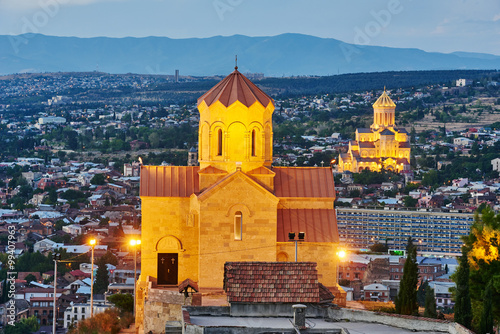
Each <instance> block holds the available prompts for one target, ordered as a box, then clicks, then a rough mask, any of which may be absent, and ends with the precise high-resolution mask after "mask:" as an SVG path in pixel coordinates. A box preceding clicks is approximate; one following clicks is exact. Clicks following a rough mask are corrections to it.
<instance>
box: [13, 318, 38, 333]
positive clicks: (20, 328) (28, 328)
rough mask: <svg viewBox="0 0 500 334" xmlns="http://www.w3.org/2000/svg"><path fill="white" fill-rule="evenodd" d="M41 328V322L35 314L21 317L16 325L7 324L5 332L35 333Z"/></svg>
mask: <svg viewBox="0 0 500 334" xmlns="http://www.w3.org/2000/svg"><path fill="white" fill-rule="evenodd" d="M39 329H40V324H39V323H38V319H37V318H36V317H35V316H31V317H29V318H25V319H21V320H20V321H19V322H17V323H16V324H15V325H14V326H11V325H7V326H6V327H5V331H4V333H5V334H29V333H34V332H36V331H38V330H39Z"/></svg>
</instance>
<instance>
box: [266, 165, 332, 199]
mask: <svg viewBox="0 0 500 334" xmlns="http://www.w3.org/2000/svg"><path fill="white" fill-rule="evenodd" d="M273 172H275V173H276V176H275V177H274V194H275V195H276V196H277V197H331V198H335V186H334V183H333V173H332V170H331V169H330V168H329V167H274V168H273Z"/></svg>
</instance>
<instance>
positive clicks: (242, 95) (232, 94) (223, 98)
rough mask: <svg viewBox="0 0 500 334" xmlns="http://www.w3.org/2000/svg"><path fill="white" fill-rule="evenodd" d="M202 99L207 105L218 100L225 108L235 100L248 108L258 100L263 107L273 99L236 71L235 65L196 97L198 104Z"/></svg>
mask: <svg viewBox="0 0 500 334" xmlns="http://www.w3.org/2000/svg"><path fill="white" fill-rule="evenodd" d="M203 101H205V103H206V104H207V106H208V107H209V106H211V105H212V104H214V103H215V102H217V101H219V102H220V103H222V104H223V105H224V106H225V107H226V108H227V107H229V106H230V105H232V104H233V103H234V102H236V101H240V102H241V103H242V104H243V105H245V106H246V107H247V108H249V107H250V106H251V105H253V104H254V103H255V102H259V103H260V104H261V105H262V106H263V107H264V108H265V107H267V106H268V105H269V103H273V105H274V101H273V99H272V98H270V97H269V96H268V95H267V94H266V93H264V92H263V91H262V90H261V89H260V88H259V87H257V86H256V85H255V84H253V83H252V82H251V81H250V80H248V78H247V77H245V76H244V75H243V74H241V73H240V72H239V71H238V67H235V69H234V71H233V73H231V74H229V75H228V76H227V77H226V78H224V80H222V81H221V82H219V83H218V84H217V85H215V86H214V87H213V88H212V89H210V90H209V91H208V92H206V93H205V94H203V95H202V96H201V97H200V98H199V99H198V105H200V104H201V103H202V102H203Z"/></svg>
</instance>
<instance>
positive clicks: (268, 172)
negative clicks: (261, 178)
mask: <svg viewBox="0 0 500 334" xmlns="http://www.w3.org/2000/svg"><path fill="white" fill-rule="evenodd" d="M247 174H249V175H274V174H275V173H274V172H273V171H271V170H270V169H269V168H266V167H258V168H255V169H252V170H251V171H249V172H247Z"/></svg>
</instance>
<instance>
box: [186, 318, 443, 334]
mask: <svg viewBox="0 0 500 334" xmlns="http://www.w3.org/2000/svg"><path fill="white" fill-rule="evenodd" d="M290 320H291V318H259V317H251V318H250V317H249V318H246V317H205V316H191V322H192V323H193V324H197V325H203V326H207V327H217V326H223V327H260V328H273V329H283V330H291V329H292V325H291V322H290ZM307 325H308V326H309V327H310V328H314V329H324V330H329V329H330V330H335V329H339V328H345V329H347V330H348V331H349V333H350V334H400V333H401V334H403V333H414V332H413V331H410V330H406V329H401V328H397V327H391V326H386V325H381V324H374V323H365V322H327V321H325V320H323V319H310V318H308V319H307ZM418 333H420V334H442V333H437V332H418Z"/></svg>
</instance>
